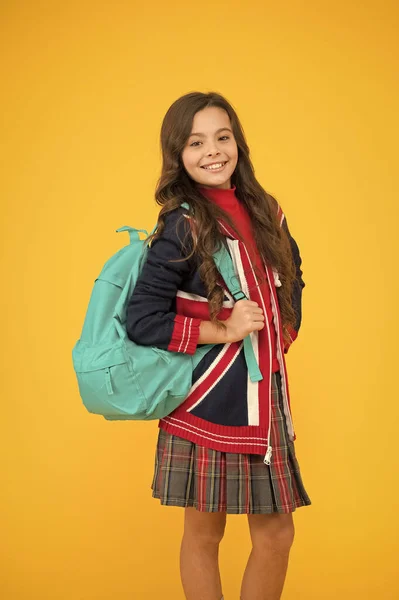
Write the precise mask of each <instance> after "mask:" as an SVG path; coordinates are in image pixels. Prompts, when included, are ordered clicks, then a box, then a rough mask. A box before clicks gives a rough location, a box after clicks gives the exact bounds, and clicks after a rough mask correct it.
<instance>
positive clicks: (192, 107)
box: [149, 92, 296, 341]
mask: <svg viewBox="0 0 399 600" xmlns="http://www.w3.org/2000/svg"><path fill="white" fill-rule="evenodd" d="M207 107H218V108H222V109H223V110H225V111H226V112H227V114H228V116H229V118H230V123H231V128H232V131H233V134H234V138H235V140H236V143H237V147H238V162H237V166H236V168H235V171H234V173H233V175H232V177H231V184H232V185H235V186H236V192H235V193H236V196H237V198H238V199H239V200H240V201H241V202H242V203H243V204H244V205H245V207H246V209H247V211H248V214H249V216H250V219H251V223H252V228H253V233H254V238H255V243H256V247H257V249H258V252H259V253H260V255H261V257H262V258H263V260H264V261H265V262H266V263H267V264H268V265H270V266H272V267H273V268H275V269H276V270H277V271H278V273H279V277H280V281H281V283H282V285H281V287H278V288H276V289H277V295H278V301H279V307H280V313H281V318H282V323H283V335H284V339H285V340H286V341H289V336H288V333H287V331H286V328H287V327H288V326H291V327H293V326H294V324H295V319H296V315H295V312H294V309H293V306H292V302H291V297H292V290H293V283H294V279H295V275H296V272H295V265H294V263H293V257H292V251H291V246H290V242H289V239H288V236H287V234H286V232H285V231H284V229H283V228H282V227H281V226H280V223H279V221H278V218H277V201H276V200H275V198H273V196H271V195H270V194H268V193H267V192H266V191H265V190H264V189H263V188H262V186H261V185H260V184H259V183H258V181H257V179H256V178H255V173H254V168H253V165H252V162H251V159H250V157H249V154H250V151H249V147H248V144H247V142H246V139H245V134H244V131H243V128H242V126H241V123H240V121H239V118H238V116H237V114H236V112H235V110H234V109H233V107H232V106H231V104H230V103H229V102H228V101H227V100H226V99H225V98H224V97H223V96H221V95H220V94H218V93H215V92H210V93H201V92H191V93H189V94H186V95H184V96H181V97H180V98H178V99H177V100H176V101H175V102H174V103H173V104H172V105H171V106H170V108H169V109H168V111H167V113H166V115H165V117H164V119H163V122H162V127H161V139H160V141H161V151H162V170H161V175H160V177H159V180H158V182H157V187H156V191H155V198H156V201H157V203H158V204H159V205H160V206H161V207H162V209H161V211H160V213H159V218H158V225H157V230H156V232H155V234H154V235H153V236H151V238H150V239H149V243H151V241H152V240H154V239H156V238H157V237H158V236H159V235H160V234H161V233H162V231H163V229H164V226H165V216H166V215H167V213H169V212H171V211H173V210H174V209H176V208H178V207H179V206H180V205H181V204H182V203H183V202H188V204H189V205H190V209H191V211H192V214H193V220H194V223H195V232H196V235H195V236H193V245H192V246H191V253H190V252H189V253H188V255H187V257H186V258H188V257H189V256H191V255H192V254H193V253H195V254H196V256H197V257H198V265H199V274H200V277H201V279H202V281H203V283H204V285H205V288H206V290H207V298H208V302H209V311H210V318H211V321H212V322H214V323H215V324H218V325H220V324H221V323H220V321H219V320H218V318H217V316H218V314H219V312H220V310H221V309H222V303H223V298H224V294H223V289H222V287H221V286H220V285H219V281H220V279H219V273H218V271H217V269H216V266H215V263H214V261H213V258H212V255H213V253H214V251H215V250H216V248H218V247H219V245H220V244H221V243H223V239H224V236H223V234H222V232H221V230H220V225H219V221H220V220H221V221H224V222H226V223H227V224H228V225H229V226H230V227H231V228H232V229H233V230H234V231H235V232H236V233H237V234H238V232H237V230H236V229H235V228H234V224H233V223H232V221H231V219H230V218H229V216H228V214H227V213H225V212H224V211H223V210H222V209H221V208H219V207H218V206H217V205H216V204H215V203H213V202H212V201H210V200H209V199H207V198H206V197H205V196H204V195H203V194H202V193H201V191H200V190H199V188H198V185H197V184H196V182H195V181H193V179H192V178H191V177H190V176H189V175H188V173H187V171H186V169H185V167H184V165H183V161H182V152H183V150H184V147H185V145H186V143H187V140H188V138H189V136H190V134H191V130H192V124H193V119H194V116H195V114H196V113H197V112H198V111H200V110H203V109H205V108H207Z"/></svg>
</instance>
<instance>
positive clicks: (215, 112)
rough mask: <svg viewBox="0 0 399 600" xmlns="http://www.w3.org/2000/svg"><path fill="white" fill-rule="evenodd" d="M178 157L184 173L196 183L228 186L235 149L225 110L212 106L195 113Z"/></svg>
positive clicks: (223, 187) (225, 187)
mask: <svg viewBox="0 0 399 600" xmlns="http://www.w3.org/2000/svg"><path fill="white" fill-rule="evenodd" d="M182 160H183V165H184V167H185V169H186V171H187V173H188V174H189V175H190V177H191V178H192V179H193V180H194V181H195V182H196V183H197V184H199V185H201V186H203V187H209V188H221V189H230V188H231V182H230V178H231V176H232V174H233V173H234V169H235V168H236V165H237V161H238V148H237V144H236V141H235V139H234V135H233V132H232V130H231V123H230V118H229V116H228V114H227V112H226V111H225V110H223V109H222V108H218V107H216V106H212V107H208V108H204V109H203V110H200V111H199V112H197V113H196V114H195V116H194V119H193V126H192V129H191V135H190V137H189V138H188V140H187V142H186V145H185V147H184V150H183V152H182ZM210 165H213V167H210Z"/></svg>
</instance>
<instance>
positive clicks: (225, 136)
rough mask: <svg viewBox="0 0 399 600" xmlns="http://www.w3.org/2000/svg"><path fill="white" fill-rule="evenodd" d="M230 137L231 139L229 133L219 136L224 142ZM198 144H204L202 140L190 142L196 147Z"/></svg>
mask: <svg viewBox="0 0 399 600" xmlns="http://www.w3.org/2000/svg"><path fill="white" fill-rule="evenodd" d="M229 139H230V136H229V135H222V136H221V137H220V138H219V140H223V141H224V142H227V140H229ZM197 144H202V142H199V141H197V142H192V143H191V144H190V146H194V147H196V145H197Z"/></svg>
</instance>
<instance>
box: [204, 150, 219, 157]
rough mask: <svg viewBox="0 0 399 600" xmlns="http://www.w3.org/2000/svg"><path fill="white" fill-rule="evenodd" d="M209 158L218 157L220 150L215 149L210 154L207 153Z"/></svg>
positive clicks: (209, 151)
mask: <svg viewBox="0 0 399 600" xmlns="http://www.w3.org/2000/svg"><path fill="white" fill-rule="evenodd" d="M206 154H207V156H213V155H215V156H218V155H219V154H220V150H218V149H217V148H214V149H213V150H208V152H207V153H206Z"/></svg>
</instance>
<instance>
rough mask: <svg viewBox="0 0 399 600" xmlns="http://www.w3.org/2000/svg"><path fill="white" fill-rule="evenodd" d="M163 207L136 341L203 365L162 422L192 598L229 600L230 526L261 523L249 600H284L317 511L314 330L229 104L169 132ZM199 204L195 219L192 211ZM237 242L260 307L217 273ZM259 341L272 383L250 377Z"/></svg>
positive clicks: (165, 127) (159, 490)
mask: <svg viewBox="0 0 399 600" xmlns="http://www.w3.org/2000/svg"><path fill="white" fill-rule="evenodd" d="M161 146H162V155H163V164H162V173H161V177H160V179H159V182H158V185H157V189H156V193H155V196H156V200H157V202H158V204H159V205H161V206H162V209H161V211H160V214H159V220H158V228H157V231H156V234H155V235H154V236H153V237H152V239H151V242H150V247H149V249H148V255H147V260H146V263H145V265H144V267H143V270H142V273H141V275H140V277H139V279H138V281H137V285H136V287H135V290H134V292H133V295H132V297H131V298H130V301H129V305H128V313H127V331H128V335H129V337H130V339H132V340H133V341H134V342H136V343H138V344H142V345H150V346H157V347H159V348H162V349H164V350H168V351H170V352H185V353H187V354H191V355H192V354H194V353H195V351H196V349H197V347H198V345H200V344H215V346H214V347H213V348H212V349H211V350H210V351H209V352H208V354H206V356H205V357H204V358H203V359H202V360H201V362H200V363H199V365H198V366H197V367H196V369H195V370H194V373H193V381H192V388H191V390H190V393H189V395H188V396H187V398H186V400H185V401H184V403H183V404H182V405H180V406H179V407H178V408H177V409H176V410H175V411H174V412H172V413H171V414H170V415H168V416H167V417H165V418H164V419H162V420H161V421H160V422H159V436H158V444H157V450H156V455H155V472H154V477H153V483H152V490H153V496H154V497H155V498H158V499H159V500H160V501H161V503H162V504H165V505H170V506H181V507H184V509H185V523H184V535H183V539H182V545H181V554H180V570H181V578H182V584H183V588H184V592H185V595H186V598H187V599H188V600H220V599H221V598H222V585H221V579H220V573H219V565H218V553H219V544H220V542H221V540H222V538H223V534H224V530H225V524H226V514H247V518H248V524H249V530H250V535H251V540H252V551H251V554H250V556H249V560H248V564H247V567H246V570H245V573H244V578H243V582H242V588H241V598H242V600H277V599H278V598H280V596H281V593H282V589H283V585H284V580H285V576H286V570H287V565H288V557H289V552H290V548H291V545H292V542H293V538H294V524H293V517H292V513H293V512H294V511H295V510H296V508H298V507H300V506H306V505H310V504H311V501H310V499H309V496H308V494H307V493H306V490H305V487H304V485H303V482H302V478H301V473H300V469H299V464H298V461H297V458H296V455H295V448H294V441H295V439H296V435H295V432H294V428H293V421H292V414H291V403H290V393H289V385H288V375H287V368H286V363H285V357H284V355H285V354H286V353H287V351H288V348H289V346H290V345H291V343H292V342H293V341H294V340H295V338H296V336H297V334H298V330H299V328H300V325H301V296H302V289H303V287H304V285H305V284H304V282H303V279H302V271H301V258H300V254H299V250H298V246H297V244H296V242H295V240H294V239H293V238H292V236H291V234H290V232H289V229H288V226H287V219H286V218H285V215H284V213H283V211H282V209H281V207H280V206H279V204H278V203H277V201H276V200H275V199H274V198H273V197H272V196H271V195H270V194H268V193H267V192H266V191H265V190H264V189H263V188H262V186H261V185H260V184H259V183H258V181H257V179H256V178H255V174H254V169H253V166H252V163H251V160H250V157H249V148H248V145H247V143H246V140H245V136H244V132H243V129H242V127H241V124H240V121H239V119H238V117H237V114H236V112H235V111H234V109H233V107H232V106H231V105H230V104H229V103H228V102H227V100H226V99H225V98H223V97H222V96H220V95H219V94H217V93H208V94H205V93H200V92H193V93H190V94H186V95H185V96H182V97H181V98H179V99H178V100H176V102H174V103H173V104H172V106H171V107H170V108H169V110H168V111H167V113H166V115H165V118H164V120H163V123H162V128H161ZM184 202H186V203H188V205H189V206H190V210H186V209H185V208H183V207H182V206H181V205H182V203H184ZM220 243H224V244H225V245H226V247H227V248H228V250H229V251H230V254H231V256H232V259H233V263H234V266H235V270H236V274H237V277H238V280H239V283H240V286H241V289H242V290H243V292H244V293H245V296H246V299H242V300H238V301H234V299H233V298H232V296H231V295H230V293H229V291H228V289H227V286H226V283H225V282H224V281H223V280H222V278H221V277H220V275H219V273H218V271H217V269H216V266H215V263H214V261H213V258H212V255H213V252H214V251H215V250H216V249H217V247H218V245H219V244H220ZM248 335H250V337H251V341H252V345H253V349H254V352H255V356H256V358H257V361H258V364H259V368H260V370H261V373H262V376H263V378H262V380H261V381H257V382H254V381H252V380H251V378H250V377H249V375H248V369H247V366H246V362H245V356H244V350H243V339H244V338H245V337H246V336H248Z"/></svg>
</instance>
